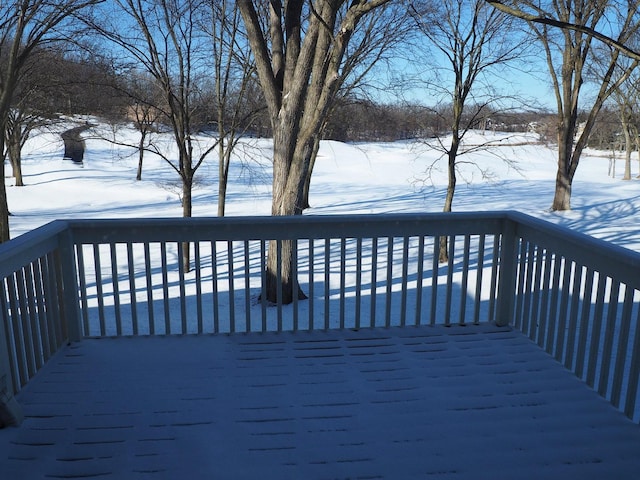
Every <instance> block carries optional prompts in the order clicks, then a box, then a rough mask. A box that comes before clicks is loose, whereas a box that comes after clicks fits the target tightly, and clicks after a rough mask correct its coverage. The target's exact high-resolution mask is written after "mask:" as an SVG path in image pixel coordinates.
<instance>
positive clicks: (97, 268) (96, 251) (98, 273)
mask: <svg viewBox="0 0 640 480" xmlns="http://www.w3.org/2000/svg"><path fill="white" fill-rule="evenodd" d="M93 268H94V274H95V277H96V301H97V302H98V320H99V322H100V336H105V335H106V334H107V328H106V318H105V315H104V293H103V291H102V262H101V261H100V245H99V244H97V243H94V244H93Z"/></svg>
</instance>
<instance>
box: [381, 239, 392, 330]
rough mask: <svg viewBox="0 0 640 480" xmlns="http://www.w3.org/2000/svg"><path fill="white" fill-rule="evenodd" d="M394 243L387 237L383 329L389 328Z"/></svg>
mask: <svg viewBox="0 0 640 480" xmlns="http://www.w3.org/2000/svg"><path fill="white" fill-rule="evenodd" d="M394 244H395V241H394V238H393V237H387V264H386V267H387V268H386V276H385V279H384V281H385V283H386V290H385V291H386V293H385V308H384V325H385V327H390V326H391V299H392V298H393V258H394V255H393V254H394V252H393V250H394V248H395V246H394Z"/></svg>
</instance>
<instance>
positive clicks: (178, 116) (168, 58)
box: [94, 0, 215, 271]
mask: <svg viewBox="0 0 640 480" xmlns="http://www.w3.org/2000/svg"><path fill="white" fill-rule="evenodd" d="M110 5H112V6H113V8H114V11H111V12H106V14H105V15H104V16H103V21H102V22H100V23H99V24H94V27H95V28H96V29H97V30H98V31H99V32H100V33H101V34H102V35H103V36H104V37H105V38H107V39H109V40H110V41H111V42H113V43H114V44H115V45H117V46H118V47H120V48H122V49H123V50H124V51H126V52H127V53H128V54H129V55H130V56H131V58H132V59H133V61H134V62H135V63H137V65H138V68H141V69H143V70H144V71H145V72H146V74H148V75H149V76H150V77H151V79H152V80H153V86H154V88H156V89H157V90H158V92H159V93H160V94H161V96H160V97H155V96H153V97H152V98H160V101H159V103H158V104H156V105H153V107H154V108H155V109H157V110H158V111H160V112H161V114H162V118H163V119H165V121H166V122H167V123H168V125H169V127H170V129H171V132H172V134H173V139H174V141H175V145H176V147H177V150H178V155H177V158H174V157H172V156H170V154H168V153H167V152H165V151H164V149H162V148H154V147H153V146H152V147H151V149H152V150H153V151H154V153H156V154H157V155H159V156H161V157H162V158H163V159H164V160H165V161H166V162H167V163H168V164H169V165H170V166H171V167H172V168H173V169H174V170H175V172H176V173H177V174H178V175H179V177H180V180H181V184H182V195H181V201H182V214H183V216H184V217H191V214H192V208H193V207H192V191H193V185H194V178H195V174H196V171H197V170H198V168H199V167H200V165H202V163H203V162H204V160H205V158H206V157H207V155H208V154H209V153H211V152H212V151H213V149H214V148H215V144H213V145H207V146H205V147H203V148H198V147H199V145H198V144H197V139H196V138H195V134H196V133H197V132H198V131H199V130H200V129H201V128H202V127H203V124H204V122H203V119H204V118H205V117H204V115H203V112H201V111H198V108H197V107H199V106H201V105H202V103H201V102H200V99H199V96H200V95H201V93H202V92H201V90H200V84H201V82H202V81H203V78H204V76H205V75H206V70H207V66H209V65H210V64H211V62H210V58H209V57H208V49H206V48H205V45H206V36H205V35H204V32H203V31H202V29H201V28H200V25H201V19H202V15H203V8H205V7H206V5H207V2H205V1H203V0H187V1H182V0H116V1H114V2H111V3H110ZM107 6H108V5H107ZM189 258H190V254H189V245H188V244H185V245H184V246H183V259H182V260H183V265H184V267H185V270H187V271H188V270H189V269H190V261H189Z"/></svg>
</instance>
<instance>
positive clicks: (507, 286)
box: [495, 218, 518, 327]
mask: <svg viewBox="0 0 640 480" xmlns="http://www.w3.org/2000/svg"><path fill="white" fill-rule="evenodd" d="M517 244H518V242H517V241H516V222H515V221H513V220H511V219H510V218H505V219H504V226H503V228H502V242H501V246H500V276H499V279H498V293H497V298H496V317H495V321H496V324H497V325H498V326H501V327H503V326H506V325H509V324H510V323H511V322H512V321H513V320H514V319H513V318H512V317H513V314H514V305H515V296H516V277H517V265H518V262H517V258H516V257H517V255H518V253H517V252H518V250H517V246H518V245H517Z"/></svg>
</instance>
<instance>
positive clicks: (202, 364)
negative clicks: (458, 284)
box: [0, 325, 640, 480]
mask: <svg viewBox="0 0 640 480" xmlns="http://www.w3.org/2000/svg"><path fill="white" fill-rule="evenodd" d="M18 399H19V401H20V402H21V404H22V405H23V407H24V409H25V414H26V417H27V418H26V420H25V422H24V423H23V425H22V426H21V427H20V428H10V429H4V430H0V472H3V473H2V475H1V478H3V479H4V478H7V479H16V480H18V479H20V480H21V479H29V480H31V479H39V478H117V479H154V480H159V479H174V478H190V479H212V478H216V479H217V478H224V479H226V478H228V479H254V478H260V479H265V478H274V479H288V478H290V479H303V478H304V479H333V478H341V479H342V478H362V479H373V478H389V479H404V478H407V479H411V478H421V479H424V478H444V479H474V480H477V479H483V478H487V479H489V478H491V479H495V478H518V479H525V478H531V479H534V478H535V479H539V478H545V479H553V478H562V479H566V478H580V479H589V478H594V479H595V478H635V475H637V472H638V471H640V427H638V425H636V424H634V423H632V422H631V421H629V420H628V419H627V418H626V417H624V416H623V415H622V414H621V413H620V412H618V411H617V410H615V409H614V408H613V407H612V406H611V405H610V404H609V403H608V402H606V401H605V400H604V399H602V398H600V397H599V396H598V395H597V394H596V393H595V392H593V391H591V390H590V389H589V388H587V387H586V386H585V385H584V384H583V383H582V382H580V381H579V380H578V379H576V378H575V377H574V376H573V375H572V374H571V373H569V372H568V371H566V370H565V369H564V368H563V367H562V366H560V365H559V364H558V363H557V362H556V361H555V360H554V359H552V358H551V357H550V356H548V355H547V354H546V353H544V352H543V351H542V350H540V349H539V348H538V347H537V346H536V345H534V344H533V343H531V342H530V341H529V340H528V339H527V338H525V337H524V336H523V335H522V334H520V333H518V332H515V331H512V330H510V329H509V328H498V327H495V326H490V325H484V326H466V327H458V326H455V327H442V326H439V327H431V326H428V327H406V328H391V329H370V330H360V331H351V330H343V331H338V330H332V331H326V332H324V331H322V332H313V333H309V332H296V333H290V332H289V333H264V334H249V335H247V334H235V335H218V336H186V337H139V338H118V339H86V340H83V341H82V342H80V343H76V344H72V345H70V346H69V347H67V348H66V349H65V350H64V351H63V352H62V353H61V354H59V355H58V356H56V357H55V359H54V360H53V361H52V362H50V363H49V364H48V365H47V366H46V367H45V368H44V369H43V370H42V372H40V373H39V374H38V375H37V376H36V378H35V379H34V380H33V381H32V382H31V383H30V384H29V385H27V387H26V388H25V389H24V390H23V391H22V392H21V393H20V395H19V397H18ZM5 472H7V473H8V476H7V475H5Z"/></svg>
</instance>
